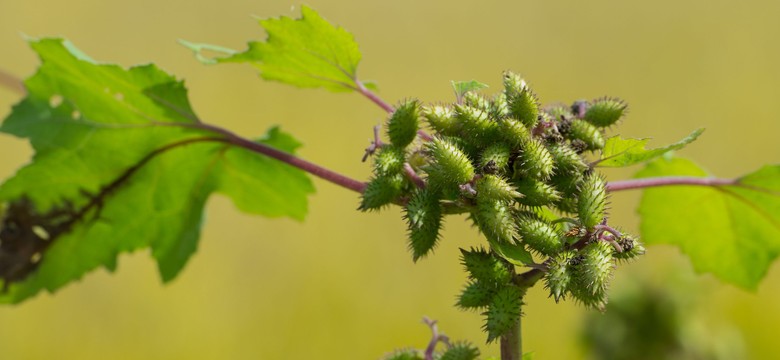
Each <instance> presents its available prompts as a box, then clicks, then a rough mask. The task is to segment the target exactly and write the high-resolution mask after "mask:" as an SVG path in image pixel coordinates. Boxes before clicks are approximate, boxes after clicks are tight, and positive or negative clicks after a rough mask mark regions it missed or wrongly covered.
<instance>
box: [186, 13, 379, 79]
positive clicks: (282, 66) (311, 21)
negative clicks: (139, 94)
mask: <svg viewBox="0 0 780 360" xmlns="http://www.w3.org/2000/svg"><path fill="white" fill-rule="evenodd" d="M301 15H302V17H301V18H300V19H293V18H289V17H284V16H282V17H280V18H278V19H263V20H260V25H261V26H262V27H263V28H265V30H266V32H267V33H268V39H267V40H266V41H262V42H260V41H252V42H250V43H249V48H248V49H247V50H246V51H244V52H237V51H235V50H232V49H228V48H225V47H221V46H216V45H209V44H198V43H192V42H188V41H181V44H182V45H184V46H185V47H187V48H189V49H191V50H193V51H194V52H195V55H196V57H197V58H198V59H199V60H200V61H201V62H204V63H206V64H215V63H226V62H233V63H249V64H251V65H253V66H255V67H257V68H258V69H259V70H260V76H261V77H262V78H263V79H266V80H273V81H279V82H282V83H285V84H289V85H294V86H298V87H303V88H318V87H322V88H325V89H328V90H330V91H336V92H338V91H351V90H356V89H357V87H358V85H357V83H358V80H357V66H358V63H359V62H360V58H361V55H360V50H359V49H358V45H357V43H356V42H355V39H354V37H353V36H352V34H350V33H349V32H347V31H346V30H345V29H344V28H342V27H338V26H334V25H332V24H331V23H329V22H328V21H327V20H325V19H323V18H322V17H320V15H319V14H317V12H316V11H314V10H312V9H311V8H309V7H306V6H302V7H301ZM204 51H211V52H215V53H217V54H220V55H223V56H222V57H216V58H209V57H206V56H205V55H204V54H203V52H204ZM364 85H365V84H364Z"/></svg>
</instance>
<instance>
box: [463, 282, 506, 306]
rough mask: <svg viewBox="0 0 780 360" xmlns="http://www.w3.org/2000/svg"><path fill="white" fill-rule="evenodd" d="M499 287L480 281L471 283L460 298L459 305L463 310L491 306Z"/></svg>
mask: <svg viewBox="0 0 780 360" xmlns="http://www.w3.org/2000/svg"><path fill="white" fill-rule="evenodd" d="M497 289H498V287H497V286H496V285H495V284H493V283H490V284H486V283H484V282H480V281H470V282H469V283H468V284H466V287H465V288H463V291H462V292H461V293H460V295H459V296H458V302H457V305H458V307H460V308H461V309H479V308H483V307H485V306H488V305H489V304H490V301H491V300H493V295H495V293H496V290H497Z"/></svg>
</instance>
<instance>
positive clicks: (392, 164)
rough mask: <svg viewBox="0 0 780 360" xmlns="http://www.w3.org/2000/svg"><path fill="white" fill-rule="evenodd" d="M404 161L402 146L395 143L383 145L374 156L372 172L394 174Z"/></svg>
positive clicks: (381, 174)
mask: <svg viewBox="0 0 780 360" xmlns="http://www.w3.org/2000/svg"><path fill="white" fill-rule="evenodd" d="M404 161H406V153H405V151H404V149H403V148H401V147H398V146H395V145H385V146H382V147H381V148H379V151H378V152H377V154H376V155H375V156H374V173H375V174H377V175H378V176H384V175H394V174H398V173H400V172H401V170H402V169H403V167H404Z"/></svg>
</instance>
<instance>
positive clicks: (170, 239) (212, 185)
mask: <svg viewBox="0 0 780 360" xmlns="http://www.w3.org/2000/svg"><path fill="white" fill-rule="evenodd" d="M31 46H32V47H33V49H34V50H35V51H36V52H37V53H38V55H39V56H40V58H41V60H42V65H41V67H40V68H39V70H38V72H37V73H36V74H35V75H34V76H33V77H31V78H30V79H28V80H27V81H26V83H25V84H26V87H27V89H28V93H29V94H28V96H27V97H26V98H25V99H24V100H22V101H21V102H20V103H19V104H17V105H16V106H15V107H14V109H13V112H12V113H11V115H9V116H8V118H7V119H6V120H5V121H4V122H3V124H2V126H1V127H0V131H2V132H4V133H7V134H11V135H14V136H17V137H20V138H27V139H29V141H30V143H31V144H32V146H33V148H34V150H35V156H34V157H33V159H32V162H31V163H29V164H28V165H26V166H25V167H23V168H21V169H20V170H19V171H18V172H17V173H16V175H15V176H13V177H12V178H10V179H8V180H7V181H6V182H5V183H4V184H2V185H0V201H5V202H11V203H13V202H16V201H19V199H21V198H27V199H29V200H30V201H31V202H32V203H33V204H34V205H35V208H36V211H37V212H38V213H39V214H43V213H48V212H50V211H52V210H53V209H57V208H60V209H62V208H64V207H65V206H66V204H67V203H68V202H69V203H72V206H73V208H75V209H82V208H84V206H86V205H87V203H88V202H89V201H90V200H91V197H93V196H96V195H99V194H101V189H104V188H105V187H106V186H108V184H111V183H112V182H114V181H118V179H120V178H121V175H122V174H125V173H127V172H128V171H129V170H130V169H132V167H133V166H135V165H138V164H139V162H141V161H142V159H143V158H144V157H147V156H150V154H152V153H153V152H155V151H160V152H159V154H158V155H156V156H152V157H151V158H150V159H149V161H148V162H145V163H142V166H140V167H139V168H138V169H137V171H134V172H132V174H131V175H130V176H129V178H127V179H125V180H124V181H119V183H118V184H117V186H116V187H115V190H114V191H111V192H108V193H107V194H105V197H104V198H103V199H102V201H101V202H102V207H99V208H100V210H99V211H96V210H95V208H93V209H92V211H90V213H89V214H88V215H87V216H86V217H85V218H80V219H79V220H78V221H77V222H76V223H75V225H74V226H73V227H71V228H67V229H65V231H64V232H63V233H62V234H61V235H60V236H58V237H55V238H54V239H52V240H50V241H51V245H50V246H48V248H46V249H45V251H43V253H42V260H41V262H40V263H39V266H38V268H37V270H36V271H35V272H33V273H32V274H30V275H29V276H27V277H26V278H24V280H23V281H21V282H14V283H12V284H11V286H10V289H9V292H8V293H5V294H0V302H19V301H22V300H24V299H26V298H28V297H30V296H32V295H34V294H36V293H37V292H38V291H40V290H41V289H46V290H48V291H50V292H53V291H55V290H56V289H58V288H60V287H62V286H63V285H65V284H66V283H68V282H70V281H73V280H75V279H78V278H80V277H81V276H82V275H83V274H85V273H86V272H88V271H90V270H93V269H95V268H97V267H99V266H104V267H106V268H107V269H109V270H113V269H115V268H116V263H117V255H118V254H119V253H120V252H128V251H134V250H138V249H141V248H145V247H149V248H151V253H152V255H153V257H154V258H155V259H156V260H157V262H158V265H159V270H160V274H161V277H162V279H163V280H164V281H169V280H171V279H173V278H174V277H175V276H176V275H177V274H178V272H179V271H180V270H181V269H182V267H183V266H184V265H185V263H186V262H187V260H188V259H189V257H190V256H191V255H192V254H193V253H194V251H195V250H196V247H197V241H198V237H199V235H200V226H201V222H202V220H203V208H204V205H205V203H206V201H207V199H208V196H209V195H210V194H211V193H213V192H220V193H223V194H225V195H227V196H228V197H230V198H231V199H232V200H233V202H234V203H235V204H236V206H237V207H238V208H239V209H241V210H243V211H245V212H249V213H252V214H259V215H264V216H269V217H279V216H287V217H291V218H294V219H297V220H301V219H303V217H304V216H305V214H306V211H307V199H306V197H307V195H308V194H310V193H312V192H313V187H312V184H311V182H310V180H309V179H308V178H307V176H306V175H305V174H304V173H303V172H302V171H300V170H298V169H295V168H293V167H290V166H288V165H286V164H283V163H281V162H279V161H277V160H274V159H271V158H267V157H264V156H261V155H258V154H257V153H254V152H250V151H248V150H245V149H243V148H239V147H236V146H232V145H230V144H228V143H226V142H225V141H224V139H223V138H221V137H220V136H217V135H215V134H214V133H213V132H211V131H208V130H204V129H199V128H198V126H199V125H198V124H199V122H198V119H197V117H196V115H195V114H194V112H193V110H192V108H191V107H190V105H189V101H188V100H187V93H186V90H185V88H184V84H183V83H182V82H181V81H178V80H176V79H175V78H173V77H172V76H170V75H168V74H166V73H164V72H163V71H161V70H159V69H158V68H157V67H155V66H153V65H145V66H138V67H132V68H130V69H123V68H121V67H118V66H115V65H103V64H96V63H95V62H93V61H92V60H90V59H89V58H87V57H86V56H84V55H82V54H81V53H80V52H76V51H74V47H73V45H71V44H70V43H69V42H67V41H62V40H58V39H43V40H33V41H32V42H31ZM259 142H260V143H263V144H266V145H270V146H273V147H276V148H278V149H280V150H282V151H286V152H292V151H293V150H295V148H297V147H299V146H300V143H299V142H298V141H296V140H295V139H294V138H292V137H291V136H290V135H288V134H285V133H283V132H281V131H280V130H279V129H278V128H272V129H271V130H270V131H269V132H268V133H267V134H266V136H265V137H264V138H262V139H260V140H259ZM177 143H180V144H179V145H176V146H173V145H172V144H177ZM169 145H170V146H172V147H171V148H170V149H168V150H165V151H161V149H163V148H164V147H166V146H169ZM88 194H91V195H88ZM70 216H71V215H68V217H70ZM3 251H4V250H3V249H0V253H2V252H3Z"/></svg>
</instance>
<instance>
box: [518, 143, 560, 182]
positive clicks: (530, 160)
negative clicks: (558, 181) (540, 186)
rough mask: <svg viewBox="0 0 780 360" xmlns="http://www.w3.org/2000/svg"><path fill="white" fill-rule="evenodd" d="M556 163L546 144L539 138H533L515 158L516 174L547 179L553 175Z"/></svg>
mask: <svg viewBox="0 0 780 360" xmlns="http://www.w3.org/2000/svg"><path fill="white" fill-rule="evenodd" d="M554 164H555V163H554V161H553V157H552V155H551V154H550V152H549V151H548V150H547V148H546V147H545V146H544V144H543V143H542V142H541V141H539V140H538V139H531V140H530V141H528V142H527V143H526V144H525V147H524V148H523V151H522V152H521V153H520V156H519V157H518V158H517V160H515V163H514V170H515V176H516V177H527V178H532V179H536V180H546V179H548V178H550V175H552V171H553V166H554Z"/></svg>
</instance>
